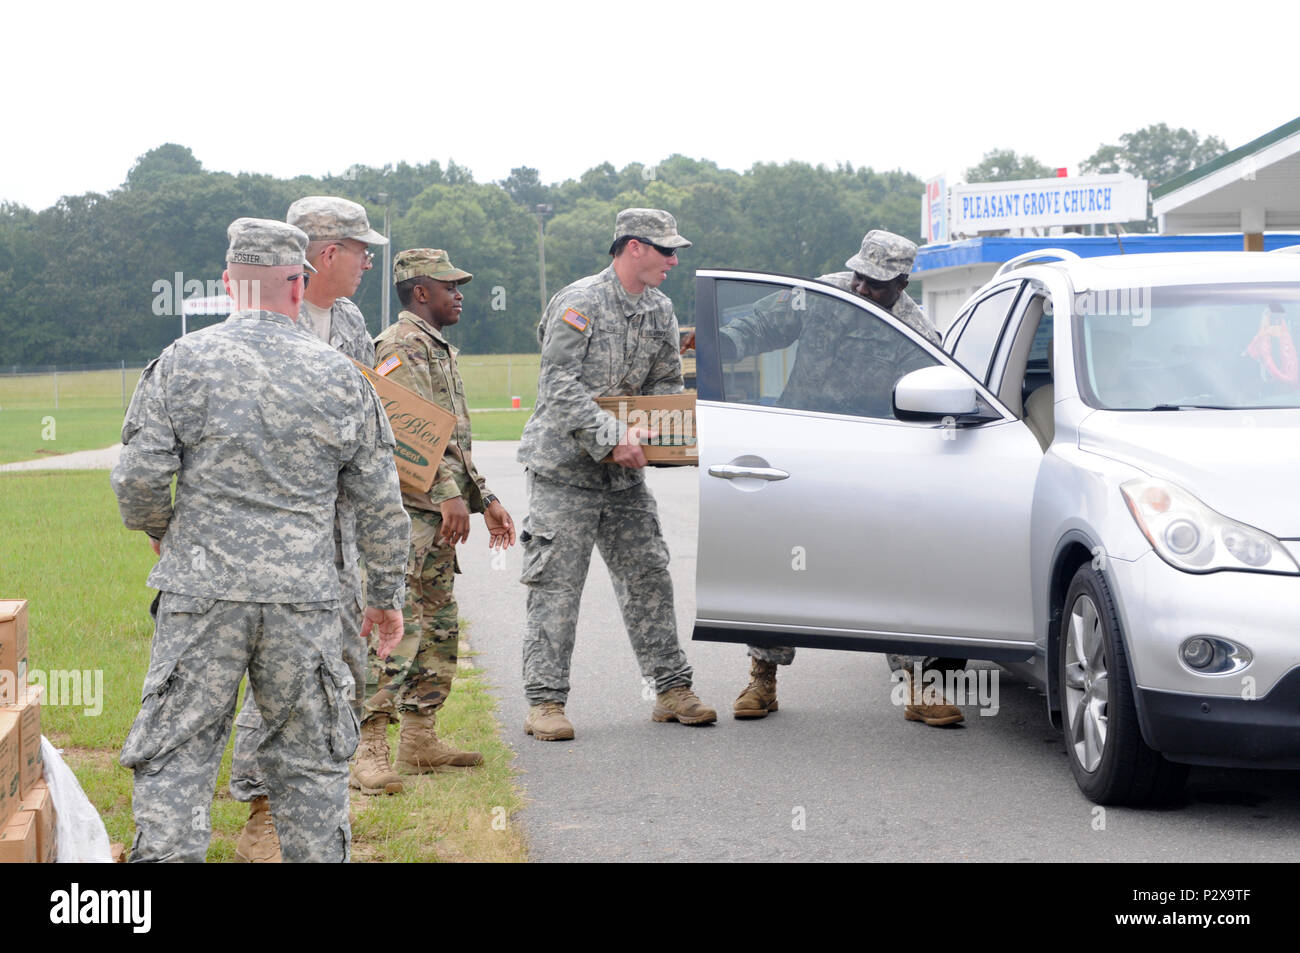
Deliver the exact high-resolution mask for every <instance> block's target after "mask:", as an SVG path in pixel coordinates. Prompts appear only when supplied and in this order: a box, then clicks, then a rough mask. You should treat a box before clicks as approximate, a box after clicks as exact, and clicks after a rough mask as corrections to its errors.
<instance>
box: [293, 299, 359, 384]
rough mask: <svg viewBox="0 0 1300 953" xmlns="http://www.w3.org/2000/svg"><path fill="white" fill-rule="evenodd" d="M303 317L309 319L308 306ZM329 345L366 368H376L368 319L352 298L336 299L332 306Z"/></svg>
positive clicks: (304, 309)
mask: <svg viewBox="0 0 1300 953" xmlns="http://www.w3.org/2000/svg"><path fill="white" fill-rule="evenodd" d="M301 317H302V318H303V319H306V317H307V306H306V304H304V305H303V308H302V313H301ZM306 326H307V325H305V324H304V327H306ZM318 340H319V339H318ZM329 345H330V347H332V348H334V350H336V351H340V352H342V353H343V354H346V355H347V356H348V357H350V358H352V359H353V360H354V361H360V362H361V363H362V364H364V365H366V367H374V366H375V346H374V345H373V344H371V343H370V332H369V331H367V330H366V319H365V318H363V317H362V316H361V309H360V308H358V307H357V306H356V305H355V304H354V303H353V302H352V299H351V298H336V299H335V300H334V304H333V305H331V306H330V340H329Z"/></svg>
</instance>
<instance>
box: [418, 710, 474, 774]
mask: <svg viewBox="0 0 1300 953" xmlns="http://www.w3.org/2000/svg"><path fill="white" fill-rule="evenodd" d="M437 725H438V714H437V712H429V713H428V714H427V715H422V714H420V713H419V712H415V711H404V712H402V736H401V740H400V741H399V742H398V745H397V770H398V771H400V772H402V773H403V774H424V773H426V772H429V771H432V770H433V769H434V768H441V767H443V766H450V767H454V768H469V767H473V766H474V765H476V764H482V763H483V755H481V754H479V753H478V752H477V751H461V750H459V749H457V748H453V747H452V746H451V745H449V744H447V742H445V741H440V740H439V739H438V732H437Z"/></svg>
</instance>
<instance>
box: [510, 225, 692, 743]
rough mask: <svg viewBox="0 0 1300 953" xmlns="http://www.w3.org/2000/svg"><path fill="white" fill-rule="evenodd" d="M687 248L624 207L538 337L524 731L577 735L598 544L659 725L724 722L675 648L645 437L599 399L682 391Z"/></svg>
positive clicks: (525, 458) (530, 442)
mask: <svg viewBox="0 0 1300 953" xmlns="http://www.w3.org/2000/svg"><path fill="white" fill-rule="evenodd" d="M690 244H691V243H690V242H688V241H687V240H686V239H684V238H682V237H681V236H680V235H679V234H677V223H676V221H675V220H674V219H673V217H672V216H671V215H669V214H668V213H667V212H663V211H660V210H658V209H625V210H624V211H622V212H620V213H619V215H618V221H617V223H616V225H615V229H614V244H613V246H612V247H611V248H610V255H611V256H613V258H614V262H613V264H612V265H611V266H610V267H609V268H607V269H605V270H604V271H603V272H601V273H600V274H599V275H594V276H592V277H589V278H583V279H582V280H580V281H577V282H575V283H573V284H571V285H569V286H568V287H567V288H564V289H563V290H562V291H560V293H559V294H557V295H556V296H555V297H554V298H552V299H551V302H550V304H549V305H547V308H546V313H545V314H544V315H543V317H542V321H541V324H540V325H539V326H538V329H537V336H538V340H539V341H540V342H541V345H542V365H541V372H540V376H539V378H538V383H537V406H536V408H535V409H534V411H533V415H532V417H531V418H530V419H529V421H528V424H527V426H526V427H525V428H524V434H523V439H522V441H521V443H520V446H519V461H520V462H521V463H522V464H523V465H524V466H525V467H526V468H527V476H526V479H527V485H528V517H527V519H526V520H525V523H524V532H523V534H522V535H521V537H520V539H521V540H522V542H523V545H524V571H523V576H522V577H521V580H522V582H523V583H524V585H525V586H527V587H528V609H527V617H528V623H527V631H526V633H525V635H524V645H523V670H524V691H525V693H526V695H527V697H528V701H529V703H530V705H531V706H532V707H531V710H530V711H529V714H528V719H527V721H526V722H525V725H524V730H525V731H526V732H528V733H529V734H531V735H533V736H534V737H535V738H538V739H539V740H543V741H558V740H564V739H568V738H572V737H573V726H572V724H570V722H569V720H568V718H567V717H566V716H565V714H564V704H565V702H566V700H567V698H568V694H569V660H570V658H571V656H572V654H573V643H574V632H575V628H576V626H577V621H578V605H579V602H580V601H581V598H582V588H583V585H584V583H585V581H586V578H587V569H588V566H589V564H590V560H591V549H592V546H593V545H596V546H599V547H600V553H601V556H602V557H603V558H604V560H605V563H606V564H607V565H608V566H609V570H610V575H611V576H612V577H613V580H614V591H615V593H616V595H617V597H618V601H619V605H620V607H621V609H622V612H623V622H624V624H625V625H626V627H627V633H628V638H629V639H630V640H631V642H632V649H633V651H634V652H635V653H636V657H637V662H638V664H639V666H640V669H641V674H642V676H643V677H644V678H646V679H647V680H648V681H651V682H653V684H654V686H655V690H656V691H657V692H658V693H659V694H658V698H657V700H656V703H655V707H654V710H653V712H652V715H651V717H652V718H653V719H654V720H655V721H678V722H681V723H682V724H708V723H711V722H713V721H715V720H716V719H717V713H716V712H715V711H714V710H713V709H712V708H708V707H706V706H705V705H703V704H702V703H701V702H700V700H699V699H698V698H697V697H696V696H695V693H694V692H692V691H691V687H690V686H691V675H692V672H691V667H690V665H689V664H688V663H687V661H686V655H685V653H684V652H682V649H681V646H680V644H679V643H678V640H677V621H676V617H675V615H674V611H673V585H672V578H671V577H670V576H669V574H668V547H667V545H666V544H665V543H664V538H663V533H662V531H661V530H660V526H659V516H658V511H657V509H656V507H655V500H654V497H653V496H652V495H651V493H650V491H649V489H648V488H647V487H646V485H645V476H644V473H643V471H642V469H641V468H642V467H644V466H645V455H644V453H643V452H642V451H641V449H640V447H639V443H640V441H641V440H643V439H645V437H646V436H647V434H646V433H645V432H644V430H643V428H635V427H634V428H631V429H629V428H628V427H627V425H626V422H624V421H620V420H617V419H616V418H615V417H614V416H613V415H612V414H609V413H606V412H605V411H604V410H601V409H600V407H599V406H598V405H597V404H596V403H595V398H597V397H605V396H619V395H631V394H676V393H679V392H680V391H681V390H682V365H681V356H680V354H679V353H678V332H677V317H676V315H675V314H674V313H673V305H672V302H671V301H669V300H668V297H667V296H666V295H664V294H663V293H662V292H661V291H659V290H658V286H659V285H660V284H661V283H662V282H663V280H664V279H665V278H666V277H667V276H668V271H669V270H670V269H672V268H673V267H674V266H675V265H676V264H677V249H679V248H686V247H689V246H690ZM611 456H612V458H613V462H612V463H607V462H605V459H606V457H611Z"/></svg>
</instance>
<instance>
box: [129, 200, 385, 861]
mask: <svg viewBox="0 0 1300 953" xmlns="http://www.w3.org/2000/svg"><path fill="white" fill-rule="evenodd" d="M229 237H230V248H229V250H228V251H227V253H226V260H227V262H228V263H229V264H228V268H227V271H226V273H225V275H224V278H225V281H226V289H227V291H228V292H229V293H230V295H231V297H232V298H234V299H235V301H236V303H237V305H238V308H239V310H238V311H237V312H236V313H235V314H233V315H231V316H230V317H229V318H228V319H227V320H226V321H225V322H223V323H222V324H219V325H216V326H213V327H210V328H206V329H204V330H202V331H198V332H196V333H194V334H190V335H187V336H185V337H183V338H181V339H179V340H178V341H176V342H174V343H173V344H172V345H171V346H170V347H168V348H167V349H166V350H165V351H163V353H162V355H161V356H160V357H159V358H158V359H157V360H156V361H154V362H153V363H152V364H150V365H149V367H148V368H146V369H145V372H144V374H143V375H142V376H141V379H140V383H139V385H138V386H137V387H136V392H135V396H134V397H133V398H132V401H131V406H130V408H129V410H128V411H127V415H126V420H125V423H124V424H123V427H122V443H123V445H124V446H123V449H122V454H121V458H120V460H119V462H118V464H117V466H116V467H114V469H113V474H112V483H113V490H114V492H115V493H116V494H117V498H118V503H119V506H120V508H121V511H122V520H123V522H124V523H125V524H126V526H127V528H128V529H139V530H143V531H144V532H146V533H147V534H148V535H149V537H150V539H151V540H152V541H153V545H154V549H155V551H156V552H159V553H160V556H161V558H160V560H159V562H158V564H157V566H155V567H154V570H153V572H152V574H151V575H150V577H149V584H150V585H152V586H154V587H155V588H157V589H160V590H161V591H162V597H161V602H160V605H159V611H158V625H157V630H156V632H155V634H154V639H153V646H152V654H151V658H150V664H149V672H148V674H147V676H146V678H145V683H144V690H143V699H142V703H141V710H140V713H139V714H138V715H137V716H136V719H135V722H134V724H133V725H132V727H131V731H130V733H129V735H128V736H127V739H126V743H125V744H124V745H123V748H122V756H121V763H122V764H123V765H124V766H125V767H128V768H131V769H133V770H134V772H135V793H134V798H133V810H134V814H135V821H136V828H137V833H136V838H135V843H134V847H133V850H132V856H131V859H132V860H133V861H162V860H183V861H201V860H203V858H204V855H205V854H206V851H207V845H208V840H209V838H210V836H211V825H210V823H209V819H208V818H209V808H210V805H211V801H212V789H213V785H214V784H215V782H216V776H217V769H218V767H219V765H220V761H221V754H222V751H223V749H224V748H225V743H226V738H227V737H228V735H229V733H230V726H231V721H232V719H233V718H234V714H235V700H236V697H237V693H238V688H239V683H240V681H241V679H242V678H243V677H244V672H245V670H247V672H248V676H249V682H250V686H251V692H252V694H253V695H254V697H255V698H256V699H257V703H258V708H259V709H260V711H261V713H262V719H263V722H264V724H265V735H264V738H263V740H262V742H261V744H260V746H259V748H258V752H257V757H258V763H259V765H260V767H261V769H262V771H264V772H265V775H266V782H267V788H268V790H269V794H270V798H271V801H272V804H273V805H274V808H275V812H276V817H277V819H278V821H279V833H280V837H281V838H282V841H283V851H284V857H285V859H286V860H288V861H336V862H337V861H346V860H347V859H348V855H349V849H350V844H351V831H350V828H349V825H348V809H347V760H348V758H349V757H350V756H351V754H352V752H353V750H354V749H355V747H356V743H357V720H356V715H355V713H354V712H353V711H352V708H351V706H350V705H349V701H350V699H351V698H352V696H353V693H354V686H353V683H352V675H351V673H350V672H349V671H348V669H347V666H346V665H345V664H344V663H343V657H342V645H341V644H340V643H341V639H342V637H343V635H342V630H341V627H340V623H339V598H340V587H339V577H338V573H337V571H336V570H335V568H334V559H333V556H334V550H335V543H334V538H333V525H334V519H335V507H336V501H337V498H338V497H339V496H340V494H341V495H342V496H344V497H345V498H347V499H348V500H349V501H350V502H351V503H352V505H353V507H354V512H355V519H356V528H357V531H358V539H359V541H360V544H361V549H362V551H363V553H364V554H365V557H366V560H367V563H368V566H369V578H370V599H369V600H368V602H369V606H370V607H369V608H367V609H366V610H365V624H364V629H365V631H367V632H368V631H369V630H370V629H371V627H372V626H374V625H377V626H378V630H379V641H380V650H381V651H383V652H387V651H388V650H389V649H391V647H392V646H393V645H394V644H396V642H397V640H398V638H399V637H400V634H401V629H402V617H401V612H400V609H399V606H400V605H401V603H402V598H403V579H402V577H403V573H402V569H403V566H404V556H405V553H406V547H407V543H408V523H407V519H406V514H405V513H404V511H403V510H402V507H401V496H400V491H399V488H398V482H397V471H396V468H395V467H394V465H393V457H392V453H393V447H394V442H393V436H392V431H391V430H390V429H389V426H388V420H387V418H386V417H385V415H384V412H383V408H382V406H381V405H380V403H379V400H378V398H377V397H376V395H375V393H374V389H373V388H372V387H370V385H369V384H368V383H367V382H366V380H365V378H364V377H362V375H361V373H360V372H359V371H358V370H357V369H356V368H355V367H354V366H353V365H352V364H351V362H349V361H348V360H347V359H346V358H344V357H343V356H342V355H340V354H338V353H337V352H335V351H334V350H332V349H331V348H330V347H329V346H328V345H326V344H324V343H322V342H321V341H319V340H317V339H315V338H314V337H312V336H310V335H307V334H304V333H303V332H302V330H301V329H300V328H299V327H298V326H297V325H296V324H295V323H294V321H293V320H292V318H290V317H289V315H296V314H297V313H298V308H299V305H300V303H301V300H302V289H303V279H304V271H305V270H307V269H309V268H310V266H309V265H306V264H305V255H304V253H305V249H306V244H307V236H306V235H305V234H304V233H303V232H302V231H301V230H300V229H297V228H294V227H293V226H290V225H287V224H285V223H284V222H272V221H267V220H264V219H239V220H237V221H235V222H234V223H232V225H231V226H230V229H229ZM254 306H256V307H254ZM173 476H175V478H176V499H175V503H174V504H173V502H172V493H171V483H172V477H173Z"/></svg>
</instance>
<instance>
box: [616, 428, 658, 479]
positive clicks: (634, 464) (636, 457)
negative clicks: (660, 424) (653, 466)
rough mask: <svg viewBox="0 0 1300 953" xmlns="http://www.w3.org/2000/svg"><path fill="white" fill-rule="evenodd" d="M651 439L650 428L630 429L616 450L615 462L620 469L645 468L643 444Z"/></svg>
mask: <svg viewBox="0 0 1300 953" xmlns="http://www.w3.org/2000/svg"><path fill="white" fill-rule="evenodd" d="M650 437H651V432H650V428H649V427H628V428H627V433H626V434H624V436H623V439H622V440H620V441H619V442H618V446H617V447H615V448H614V462H615V463H617V464H618V465H619V466H620V467H628V468H630V469H633V470H639V469H641V468H642V467H643V466H645V451H644V450H642V449H641V442H642V441H643V440H649V439H650Z"/></svg>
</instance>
